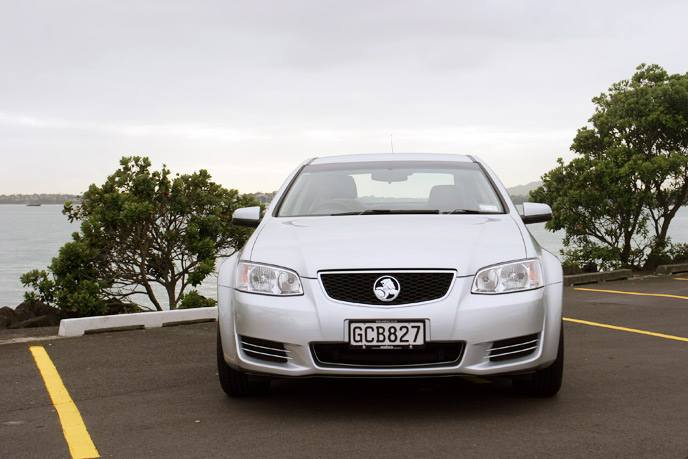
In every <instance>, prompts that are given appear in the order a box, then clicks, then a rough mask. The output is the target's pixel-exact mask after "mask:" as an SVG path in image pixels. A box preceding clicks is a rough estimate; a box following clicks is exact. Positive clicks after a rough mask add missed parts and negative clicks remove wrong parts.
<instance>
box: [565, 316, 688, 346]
mask: <svg viewBox="0 0 688 459" xmlns="http://www.w3.org/2000/svg"><path fill="white" fill-rule="evenodd" d="M564 321H566V322H573V323H577V324H583V325H590V326H592V327H600V328H609V329H611V330H618V331H625V332H629V333H638V334H640V335H648V336H654V337H656V338H664V339H670V340H673V341H684V342H686V343H688V338H684V337H683V336H675V335H667V334H664V333H657V332H651V331H647V330H639V329H637V328H628V327H619V326H618V325H609V324H603V323H600V322H591V321H589V320H580V319H572V318H570V317H564Z"/></svg>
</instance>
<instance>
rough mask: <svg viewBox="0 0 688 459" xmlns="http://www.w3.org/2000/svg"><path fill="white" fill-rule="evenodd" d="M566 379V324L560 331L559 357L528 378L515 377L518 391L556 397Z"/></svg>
mask: <svg viewBox="0 0 688 459" xmlns="http://www.w3.org/2000/svg"><path fill="white" fill-rule="evenodd" d="M563 379H564V326H563V324H562V327H561V331H560V333H559V350H558V351H557V359H556V360H555V361H554V363H553V364H552V365H550V366H548V367H547V368H543V369H542V370H538V371H536V372H535V373H533V374H532V375H531V376H530V378H528V379H514V380H513V385H514V389H516V391H517V392H519V393H521V394H523V395H528V396H531V397H554V396H555V395H557V393H558V392H559V389H561V383H562V381H563Z"/></svg>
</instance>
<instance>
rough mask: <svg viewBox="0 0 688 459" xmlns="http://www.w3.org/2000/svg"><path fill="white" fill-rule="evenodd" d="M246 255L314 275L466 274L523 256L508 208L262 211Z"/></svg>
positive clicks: (300, 273) (305, 275) (523, 246)
mask: <svg viewBox="0 0 688 459" xmlns="http://www.w3.org/2000/svg"><path fill="white" fill-rule="evenodd" d="M259 231H260V232H259V234H258V235H257V237H256V238H255V243H254V245H253V249H252V251H251V254H250V255H249V256H247V257H246V255H244V256H245V257H246V258H247V259H250V260H252V261H256V262H262V263H269V264H273V265H279V266H284V267H287V268H291V269H294V270H295V271H296V272H297V273H299V275H301V276H303V277H312V278H314V277H317V273H318V271H321V270H331V269H338V270H339V269H385V270H387V269H389V270H391V269H402V268H405V269H456V270H457V272H458V275H460V276H470V275H474V274H475V273H476V272H477V271H478V270H479V269H480V268H482V267H484V266H488V265H491V264H495V263H500V262H503V261H509V260H518V259H522V258H525V256H526V251H525V245H524V242H523V238H522V236H521V232H520V230H519V228H518V226H517V225H516V223H515V222H514V221H513V219H512V218H511V217H510V215H357V216H336V217H300V218H286V217H282V218H270V219H269V220H268V221H265V222H264V224H263V225H261V228H260V229H259Z"/></svg>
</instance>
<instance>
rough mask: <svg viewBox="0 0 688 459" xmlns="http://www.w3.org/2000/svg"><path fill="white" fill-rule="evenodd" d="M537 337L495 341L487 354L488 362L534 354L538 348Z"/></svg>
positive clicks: (535, 335)
mask: <svg viewBox="0 0 688 459" xmlns="http://www.w3.org/2000/svg"><path fill="white" fill-rule="evenodd" d="M538 336H539V335H538V334H537V333H536V334H533V335H526V336H519V337H517V338H509V339H503V340H499V341H495V342H494V343H492V347H491V348H490V351H489V353H488V356H489V358H490V362H503V361H505V360H512V359H519V358H521V357H525V356H527V355H530V354H532V353H534V352H535V350H536V349H537V347H538V341H539V339H538Z"/></svg>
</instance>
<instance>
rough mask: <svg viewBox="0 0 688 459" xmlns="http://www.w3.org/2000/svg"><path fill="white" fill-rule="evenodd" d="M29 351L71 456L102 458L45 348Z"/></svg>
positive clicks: (36, 347) (38, 347)
mask: <svg viewBox="0 0 688 459" xmlns="http://www.w3.org/2000/svg"><path fill="white" fill-rule="evenodd" d="M29 350H30V351H31V355H33V359H34V361H35V362H36V366H37V367H38V371H40V373H41V376H42V377H43V383H44V384H45V388H46V389H47V390H48V394H49V395H50V400H52V402H53V406H54V407H55V410H57V415H58V416H59V418H60V424H62V433H63V434H64V437H65V440H66V441H67V446H69V452H70V454H71V455H72V457H73V458H75V459H76V458H93V457H100V455H99V454H98V450H97V449H96V446H95V445H94V444H93V440H91V436H90V435H89V434H88V430H86V425H85V424H84V420H83V419H82V418H81V413H79V409H78V408H77V407H76V405H75V404H74V402H73V401H72V397H70V396H69V392H67V388H66V387H65V386H64V384H63V383H62V378H61V377H60V374H59V373H58V372H57V368H55V365H54V364H53V361H52V360H50V356H48V353H47V352H46V351H45V348H44V347H43V346H31V347H29Z"/></svg>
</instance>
